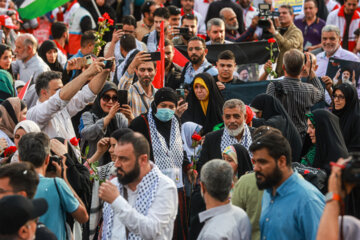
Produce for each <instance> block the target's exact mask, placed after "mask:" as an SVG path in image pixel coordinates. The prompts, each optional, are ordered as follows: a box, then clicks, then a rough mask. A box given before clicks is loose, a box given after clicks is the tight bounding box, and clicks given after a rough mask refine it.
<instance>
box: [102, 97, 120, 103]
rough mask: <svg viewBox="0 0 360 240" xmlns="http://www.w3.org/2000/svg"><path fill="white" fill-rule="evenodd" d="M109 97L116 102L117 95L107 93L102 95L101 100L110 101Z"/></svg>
mask: <svg viewBox="0 0 360 240" xmlns="http://www.w3.org/2000/svg"><path fill="white" fill-rule="evenodd" d="M110 99H111V100H112V102H117V100H118V97H117V96H112V97H111V96H109V95H104V96H103V97H102V100H103V101H104V102H109V101H110Z"/></svg>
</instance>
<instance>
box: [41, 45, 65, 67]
mask: <svg viewBox="0 0 360 240" xmlns="http://www.w3.org/2000/svg"><path fill="white" fill-rule="evenodd" d="M51 49H55V50H56V51H58V49H57V46H56V44H55V43H54V41H52V40H46V41H44V42H43V43H42V44H41V46H40V48H39V51H38V52H39V56H40V57H41V58H42V60H44V62H45V63H46V64H47V65H48V66H49V67H50V69H51V70H52V71H58V72H62V71H63V68H62V66H61V64H60V63H59V61H58V59H57V58H56V61H55V62H54V63H49V61H48V60H47V58H46V53H47V52H48V51H50V50H51Z"/></svg>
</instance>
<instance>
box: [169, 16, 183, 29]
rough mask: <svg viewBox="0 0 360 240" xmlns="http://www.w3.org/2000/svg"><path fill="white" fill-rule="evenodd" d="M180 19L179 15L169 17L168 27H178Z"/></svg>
mask: <svg viewBox="0 0 360 240" xmlns="http://www.w3.org/2000/svg"><path fill="white" fill-rule="evenodd" d="M180 19H181V15H180V14H178V15H171V16H170V19H169V25H170V26H171V27H178V26H180Z"/></svg>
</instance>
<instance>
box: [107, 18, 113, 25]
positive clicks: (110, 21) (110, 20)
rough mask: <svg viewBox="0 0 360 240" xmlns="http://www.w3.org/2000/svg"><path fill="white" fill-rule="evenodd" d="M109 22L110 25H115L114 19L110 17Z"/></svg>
mask: <svg viewBox="0 0 360 240" xmlns="http://www.w3.org/2000/svg"><path fill="white" fill-rule="evenodd" d="M108 22H109V24H110V26H112V25H114V20H112V19H111V18H110V19H108Z"/></svg>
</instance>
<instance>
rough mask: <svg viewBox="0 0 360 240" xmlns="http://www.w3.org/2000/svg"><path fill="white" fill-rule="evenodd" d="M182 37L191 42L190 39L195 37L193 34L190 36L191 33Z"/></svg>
mask: <svg viewBox="0 0 360 240" xmlns="http://www.w3.org/2000/svg"><path fill="white" fill-rule="evenodd" d="M182 37H183V38H184V39H185V40H186V41H189V40H190V38H192V37H195V36H194V35H192V34H190V33H188V34H185V35H182Z"/></svg>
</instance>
